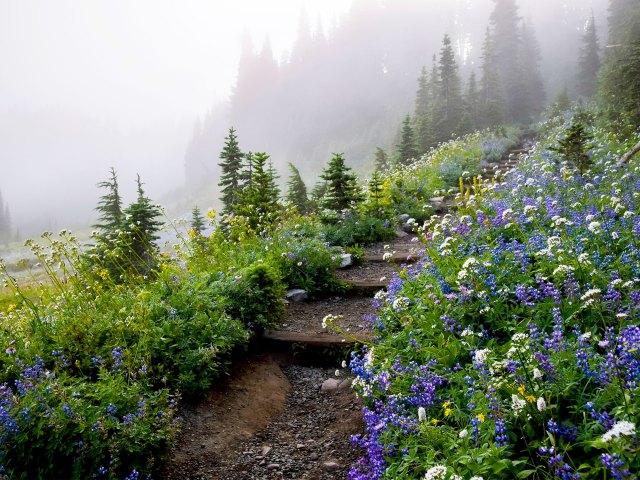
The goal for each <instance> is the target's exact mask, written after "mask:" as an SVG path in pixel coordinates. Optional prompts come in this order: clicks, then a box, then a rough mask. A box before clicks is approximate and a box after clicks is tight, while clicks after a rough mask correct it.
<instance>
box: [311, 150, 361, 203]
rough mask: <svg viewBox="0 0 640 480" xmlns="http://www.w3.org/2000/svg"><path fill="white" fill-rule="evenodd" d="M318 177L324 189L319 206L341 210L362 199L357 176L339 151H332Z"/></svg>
mask: <svg viewBox="0 0 640 480" xmlns="http://www.w3.org/2000/svg"><path fill="white" fill-rule="evenodd" d="M320 178H321V179H322V180H324V182H325V185H326V190H325V193H324V195H323V197H322V198H321V199H320V206H321V207H322V208H326V209H328V210H334V211H341V210H346V209H350V208H353V207H354V206H355V205H356V204H357V203H358V202H360V201H361V200H362V197H361V195H360V191H359V188H358V177H357V176H356V175H355V174H354V173H353V171H352V169H351V168H350V167H348V166H347V165H346V163H345V161H344V156H343V155H342V154H341V153H334V154H333V157H332V158H331V160H329V163H328V164H327V167H326V168H325V169H324V170H323V171H322V174H321V175H320Z"/></svg>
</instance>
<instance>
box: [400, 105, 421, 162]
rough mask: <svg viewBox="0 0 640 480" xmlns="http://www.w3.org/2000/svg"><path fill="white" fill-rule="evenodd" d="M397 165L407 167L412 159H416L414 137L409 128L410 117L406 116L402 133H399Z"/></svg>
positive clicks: (416, 151)
mask: <svg viewBox="0 0 640 480" xmlns="http://www.w3.org/2000/svg"><path fill="white" fill-rule="evenodd" d="M396 156H397V163H398V164H400V165H407V164H409V163H410V161H411V160H412V159H414V158H417V157H418V149H417V148H416V141H415V136H414V133H413V128H412V127H411V117H410V116H409V115H407V117H406V118H405V119H404V122H402V131H401V132H400V143H398V146H397V150H396Z"/></svg>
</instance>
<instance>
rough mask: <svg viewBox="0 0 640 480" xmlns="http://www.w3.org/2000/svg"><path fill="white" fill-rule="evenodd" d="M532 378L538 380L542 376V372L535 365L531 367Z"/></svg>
mask: <svg viewBox="0 0 640 480" xmlns="http://www.w3.org/2000/svg"><path fill="white" fill-rule="evenodd" d="M533 378H534V379H536V380H540V379H541V378H542V372H541V371H540V369H539V368H537V367H534V369H533Z"/></svg>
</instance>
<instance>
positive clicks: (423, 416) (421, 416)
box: [418, 407, 427, 422]
mask: <svg viewBox="0 0 640 480" xmlns="http://www.w3.org/2000/svg"><path fill="white" fill-rule="evenodd" d="M418 421H419V422H426V421H427V411H426V410H425V409H424V407H418Z"/></svg>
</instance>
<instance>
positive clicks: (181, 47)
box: [0, 0, 350, 233]
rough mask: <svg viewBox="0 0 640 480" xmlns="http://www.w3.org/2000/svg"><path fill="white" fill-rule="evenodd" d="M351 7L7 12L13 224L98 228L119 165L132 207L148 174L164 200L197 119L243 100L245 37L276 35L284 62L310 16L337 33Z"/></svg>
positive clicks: (9, 3) (8, 185)
mask: <svg viewBox="0 0 640 480" xmlns="http://www.w3.org/2000/svg"><path fill="white" fill-rule="evenodd" d="M349 5H350V0H269V1H265V0H180V1H178V0H0V59H1V60H0V61H1V68H0V193H2V196H3V198H4V200H5V202H7V203H8V205H9V208H10V211H11V214H12V217H13V220H14V222H13V223H14V224H16V225H18V226H20V225H22V227H23V230H24V231H26V232H28V233H30V232H31V231H39V230H42V227H47V228H50V229H56V228H63V227H73V226H74V225H75V224H79V225H81V224H86V223H88V222H91V221H93V220H94V219H93V218H92V217H93V207H94V206H95V202H97V199H98V196H99V195H100V194H101V192H100V191H99V190H98V189H96V184H97V183H98V182H99V181H101V180H104V179H106V177H107V174H108V168H109V167H111V166H114V167H115V168H116V170H117V171H118V173H119V177H120V183H121V184H122V185H123V190H124V191H125V194H126V192H127V191H129V192H131V194H132V192H133V190H134V187H135V184H134V179H135V174H136V173H140V174H141V176H142V178H143V181H145V182H146V185H147V186H146V188H147V192H148V193H149V194H150V196H152V198H153V197H154V196H155V197H156V198H157V197H158V196H159V195H160V194H161V192H166V191H168V190H171V189H172V188H174V187H179V186H180V185H181V183H182V181H183V158H184V152H185V149H186V145H187V142H188V140H189V138H190V136H191V131H192V129H193V126H194V124H195V120H196V118H198V117H201V116H203V115H204V114H205V113H206V112H207V111H208V110H209V109H210V108H211V107H212V106H213V105H215V104H216V103H217V102H221V101H223V100H224V99H225V98H227V97H228V95H229V93H230V92H231V89H232V86H233V84H234V81H235V75H236V71H237V66H238V60H239V55H240V50H241V43H242V38H243V34H244V32H248V33H249V34H250V36H251V38H252V40H253V42H254V44H255V45H256V46H257V47H260V46H261V45H262V44H263V42H264V39H265V38H266V36H267V35H268V36H269V38H270V41H271V45H272V48H273V51H274V54H275V55H276V56H277V57H278V58H281V57H282V56H284V55H286V51H287V50H288V49H290V48H291V46H292V43H293V41H294V39H295V37H296V34H297V29H298V24H299V20H300V16H301V11H302V9H303V8H304V9H306V12H307V13H308V15H309V17H310V19H311V25H314V26H315V25H316V24H317V18H318V17H319V18H320V19H321V20H322V22H323V26H324V27H325V28H329V27H330V25H332V24H335V22H336V21H338V19H339V17H340V15H341V14H342V13H343V12H345V11H346V10H347V9H348V7H349ZM72 180H73V182H72ZM129 200H130V199H129ZM92 202H93V203H92ZM79 203H80V204H81V205H79ZM88 203H89V204H88ZM38 229H39V230H38ZM22 233H24V232H22Z"/></svg>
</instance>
